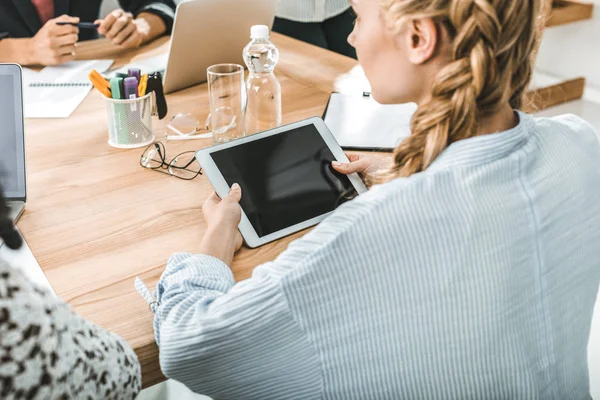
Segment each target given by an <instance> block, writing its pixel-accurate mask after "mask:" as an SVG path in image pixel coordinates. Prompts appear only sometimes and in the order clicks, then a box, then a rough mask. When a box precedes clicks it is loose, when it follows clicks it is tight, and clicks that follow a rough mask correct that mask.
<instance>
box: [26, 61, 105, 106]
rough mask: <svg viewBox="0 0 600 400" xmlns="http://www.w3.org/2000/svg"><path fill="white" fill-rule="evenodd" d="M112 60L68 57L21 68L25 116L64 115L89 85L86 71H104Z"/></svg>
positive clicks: (79, 100)
mask: <svg viewBox="0 0 600 400" xmlns="http://www.w3.org/2000/svg"><path fill="white" fill-rule="evenodd" d="M112 64H113V60H90V61H72V62H70V63H67V64H63V65H59V66H55V67H54V66H53V67H46V68H44V69H43V70H41V71H40V72H36V71H33V70H31V69H28V68H23V96H24V101H25V118H68V117H69V116H71V114H72V113H73V111H75V109H76V108H77V107H78V106H79V104H81V102H83V100H84V99H85V98H86V96H87V95H88V93H89V92H90V89H91V88H92V85H91V83H90V82H89V80H88V74H89V73H90V71H91V70H93V69H95V70H97V71H98V72H104V71H106V70H107V69H109V68H110V66H111V65H112Z"/></svg>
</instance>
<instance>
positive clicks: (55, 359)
mask: <svg viewBox="0 0 600 400" xmlns="http://www.w3.org/2000/svg"><path fill="white" fill-rule="evenodd" d="M18 1H21V0H18ZM0 175H2V171H0ZM2 244H4V246H7V247H8V248H9V249H13V250H17V249H19V248H20V247H21V246H22V244H23V240H22V239H21V236H20V235H19V233H18V232H17V231H16V230H15V228H14V227H13V224H12V220H10V219H9V210H8V207H7V204H6V202H5V200H4V195H3V192H2V188H1V187H0V247H1V246H2ZM141 385H142V379H141V368H140V363H139V362H138V359H137V356H136V354H135V352H134V351H133V349H132V348H131V346H129V345H128V344H127V343H126V342H125V341H124V340H123V339H121V338H120V337H118V336H116V335H114V334H112V333H110V332H107V331H105V330H104V329H102V328H101V327H99V326H97V325H94V324H93V323H91V322H89V321H87V320H85V319H83V318H82V317H81V316H79V315H77V314H76V313H74V312H73V311H72V310H71V307H69V305H67V304H65V302H64V301H62V300H61V299H59V298H57V297H55V296H54V295H53V294H52V293H50V292H48V291H47V290H46V289H44V288H41V287H38V286H37V285H36V284H35V283H33V282H32V281H31V280H29V278H28V277H27V276H26V274H24V273H23V271H22V270H20V269H19V268H18V267H17V266H16V265H10V264H8V263H6V262H5V261H3V260H2V259H0V399H12V400H21V399H23V400H24V399H31V400H56V399H94V400H96V399H98V400H99V399H135V398H136V396H137V395H138V393H139V392H140V388H141Z"/></svg>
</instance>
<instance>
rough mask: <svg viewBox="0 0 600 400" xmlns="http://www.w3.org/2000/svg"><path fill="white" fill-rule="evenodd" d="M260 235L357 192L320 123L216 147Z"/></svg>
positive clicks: (311, 215) (218, 162)
mask: <svg viewBox="0 0 600 400" xmlns="http://www.w3.org/2000/svg"><path fill="white" fill-rule="evenodd" d="M211 156H212V158H213V161H214V162H215V164H216V166H217V167H218V168H219V170H220V171H221V174H223V177H224V178H225V181H226V182H227V184H228V185H229V186H231V185H232V184H234V183H238V184H239V185H240V186H241V187H242V201H241V203H240V204H241V206H242V209H243V210H244V212H245V213H246V216H247V217H248V219H249V220H250V223H251V224H252V226H253V227H254V230H255V231H256V234H257V235H258V236H259V237H263V236H266V235H269V234H271V233H274V232H277V231H280V230H282V229H285V228H288V227H290V226H293V225H296V224H299V223H301V222H304V221H307V220H309V219H312V218H315V217H318V216H320V215H323V214H326V213H328V212H330V211H333V210H334V209H335V208H336V207H338V206H339V205H340V204H342V203H343V202H344V201H347V200H348V199H350V198H352V197H354V196H355V195H356V192H355V190H354V187H353V186H352V184H351V183H350V180H349V179H348V177H346V176H345V175H342V174H339V173H338V172H336V171H335V170H334V169H333V168H332V167H331V161H333V160H334V156H333V154H332V153H331V151H330V150H329V148H328V147H327V145H326V144H325V141H324V140H323V138H322V137H321V135H320V134H319V132H318V131H317V128H316V127H315V126H314V125H307V126H303V127H300V128H296V129H293V130H290V131H287V132H283V133H280V134H276V135H272V136H268V137H265V138H262V139H258V140H254V141H252V142H248V143H244V144H241V145H239V146H234V147H230V148H228V149H224V150H220V151H217V152H214V153H211Z"/></svg>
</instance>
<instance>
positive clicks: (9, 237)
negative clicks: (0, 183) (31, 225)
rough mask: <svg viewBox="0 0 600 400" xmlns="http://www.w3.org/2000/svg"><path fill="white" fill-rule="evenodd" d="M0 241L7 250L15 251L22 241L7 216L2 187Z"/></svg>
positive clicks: (0, 194)
mask: <svg viewBox="0 0 600 400" xmlns="http://www.w3.org/2000/svg"><path fill="white" fill-rule="evenodd" d="M0 239H2V240H4V243H5V244H6V246H8V248H9V249H13V250H17V249H19V248H21V246H22V245H23V239H22V238H21V235H19V232H17V230H16V229H15V227H14V225H13V222H12V220H11V219H10V217H9V215H8V206H7V205H6V201H5V199H4V194H3V191H2V187H0Z"/></svg>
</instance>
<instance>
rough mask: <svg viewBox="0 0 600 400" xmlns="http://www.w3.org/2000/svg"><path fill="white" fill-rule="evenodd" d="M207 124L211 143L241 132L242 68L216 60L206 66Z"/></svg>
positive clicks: (242, 105)
mask: <svg viewBox="0 0 600 400" xmlns="http://www.w3.org/2000/svg"><path fill="white" fill-rule="evenodd" d="M207 75H208V99H209V102H210V116H209V121H208V123H209V125H210V126H211V129H212V133H213V140H214V142H215V143H224V142H228V141H230V140H233V139H237V138H241V137H243V136H244V135H245V133H244V101H243V98H244V68H243V67H242V66H241V65H237V64H217V65H213V66H211V67H208V69H207Z"/></svg>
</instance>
